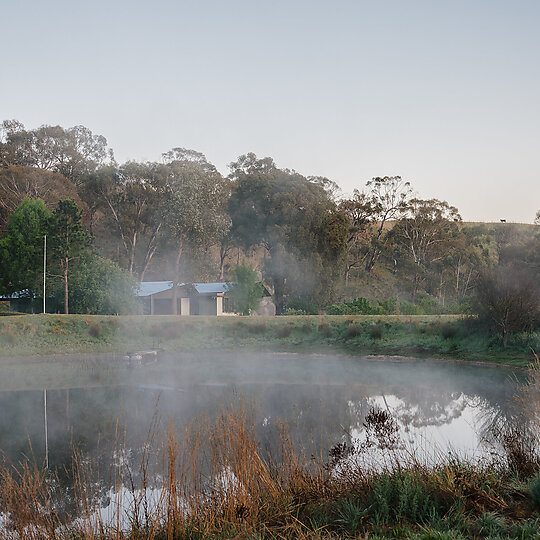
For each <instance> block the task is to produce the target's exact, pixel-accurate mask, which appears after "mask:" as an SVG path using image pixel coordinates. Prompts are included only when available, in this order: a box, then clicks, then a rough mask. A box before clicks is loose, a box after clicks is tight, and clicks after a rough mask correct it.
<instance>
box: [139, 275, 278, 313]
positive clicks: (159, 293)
mask: <svg viewBox="0 0 540 540" xmlns="http://www.w3.org/2000/svg"><path fill="white" fill-rule="evenodd" d="M137 294H138V296H139V298H140V299H141V301H142V304H143V313H144V314H146V315H217V316H221V315H234V314H235V311H234V306H233V302H232V298H231V296H230V293H229V284H228V283H226V282H218V283H178V284H176V286H174V283H173V282H172V281H143V282H141V284H140V289H139V292H138V293H137ZM264 295H265V296H266V297H269V296H270V293H269V292H268V290H267V289H266V288H265V289H264Z"/></svg>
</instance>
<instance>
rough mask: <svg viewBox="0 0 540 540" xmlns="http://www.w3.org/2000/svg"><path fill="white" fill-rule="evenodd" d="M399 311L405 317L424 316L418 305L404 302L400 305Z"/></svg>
mask: <svg viewBox="0 0 540 540" xmlns="http://www.w3.org/2000/svg"><path fill="white" fill-rule="evenodd" d="M399 311H400V313H401V314H403V315H423V313H422V310H421V309H420V307H419V306H417V305H416V304H413V303H411V302H407V301H406V300H402V301H401V302H400V303H399Z"/></svg>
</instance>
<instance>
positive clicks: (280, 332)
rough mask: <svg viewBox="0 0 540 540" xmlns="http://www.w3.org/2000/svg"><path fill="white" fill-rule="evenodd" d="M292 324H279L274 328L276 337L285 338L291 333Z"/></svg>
mask: <svg viewBox="0 0 540 540" xmlns="http://www.w3.org/2000/svg"><path fill="white" fill-rule="evenodd" d="M291 331H292V326H291V325H290V324H288V325H286V326H281V327H280V328H278V329H277V330H276V334H277V337H279V338H286V337H289V336H290V335H291Z"/></svg>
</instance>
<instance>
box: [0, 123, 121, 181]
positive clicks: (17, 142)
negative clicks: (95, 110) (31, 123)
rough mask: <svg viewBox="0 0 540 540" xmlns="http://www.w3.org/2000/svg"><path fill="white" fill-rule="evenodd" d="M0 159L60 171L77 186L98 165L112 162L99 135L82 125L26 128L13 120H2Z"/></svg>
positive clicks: (109, 152) (105, 143) (109, 153)
mask: <svg viewBox="0 0 540 540" xmlns="http://www.w3.org/2000/svg"><path fill="white" fill-rule="evenodd" d="M0 159H1V161H2V162H4V164H11V165H26V166H31V167H37V168H39V169H44V170H48V171H54V172H58V173H61V174H63V175H64V176H65V177H67V178H69V179H70V180H71V181H72V182H74V183H75V184H76V185H77V186H79V185H81V183H82V182H83V181H84V179H85V177H86V175H87V174H89V173H91V172H92V171H95V170H96V169H97V168H98V167H100V166H102V165H106V164H113V163H114V157H113V152H112V150H111V149H110V148H108V146H107V140H106V139H105V137H103V136H102V135H95V134H94V133H92V131H91V130H90V129H88V128H87V127H84V126H74V127H71V128H67V129H65V128H63V127H61V126H49V125H43V126H40V127H39V128H36V129H32V130H27V129H25V127H24V125H23V124H22V123H20V122H18V121H16V120H8V121H4V122H3V123H2V129H1V137H0Z"/></svg>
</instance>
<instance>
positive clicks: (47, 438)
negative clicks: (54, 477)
mask: <svg viewBox="0 0 540 540" xmlns="http://www.w3.org/2000/svg"><path fill="white" fill-rule="evenodd" d="M43 405H44V407H43V408H44V410H45V467H47V469H48V468H49V434H48V432H47V389H46V388H44V389H43Z"/></svg>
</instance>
